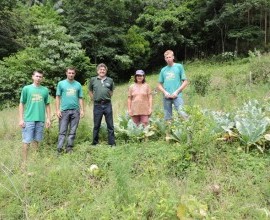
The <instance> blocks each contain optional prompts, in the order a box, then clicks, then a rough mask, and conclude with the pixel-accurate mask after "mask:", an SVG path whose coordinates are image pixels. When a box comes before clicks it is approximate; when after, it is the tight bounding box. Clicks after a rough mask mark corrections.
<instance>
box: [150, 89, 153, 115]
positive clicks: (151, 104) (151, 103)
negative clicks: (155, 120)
mask: <svg viewBox="0 0 270 220" xmlns="http://www.w3.org/2000/svg"><path fill="white" fill-rule="evenodd" d="M152 106H153V95H152V93H150V94H149V115H151V114H152Z"/></svg>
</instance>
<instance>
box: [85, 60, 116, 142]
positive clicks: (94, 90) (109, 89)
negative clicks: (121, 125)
mask: <svg viewBox="0 0 270 220" xmlns="http://www.w3.org/2000/svg"><path fill="white" fill-rule="evenodd" d="M107 71H108V68H107V66H106V65H105V64H104V63H101V64H99V65H98V66H97V74H98V75H97V76H96V77H92V78H91V80H90V84H89V95H90V98H91V99H92V100H93V101H94V107H93V118H94V128H93V141H92V145H97V144H98V139H99V135H98V133H99V129H100V125H101V120H102V117H103V115H104V116H105V121H106V124H107V130H108V144H109V145H110V146H111V147H113V146H115V137H114V125H113V111H112V103H111V97H112V94H113V90H114V82H113V80H112V79H111V78H110V77H107V76H106V75H107Z"/></svg>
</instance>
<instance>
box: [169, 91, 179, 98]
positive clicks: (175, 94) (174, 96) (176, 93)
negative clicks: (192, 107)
mask: <svg viewBox="0 0 270 220" xmlns="http://www.w3.org/2000/svg"><path fill="white" fill-rule="evenodd" d="M177 96H178V92H177V91H175V92H174V93H173V94H172V95H171V97H172V98H173V99H175V98H176V97H177Z"/></svg>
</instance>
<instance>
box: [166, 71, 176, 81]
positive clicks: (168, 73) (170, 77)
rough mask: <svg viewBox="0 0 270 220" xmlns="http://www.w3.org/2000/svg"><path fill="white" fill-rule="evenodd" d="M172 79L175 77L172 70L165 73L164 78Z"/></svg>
mask: <svg viewBox="0 0 270 220" xmlns="http://www.w3.org/2000/svg"><path fill="white" fill-rule="evenodd" d="M174 79H175V75H174V73H173V72H167V73H166V80H174Z"/></svg>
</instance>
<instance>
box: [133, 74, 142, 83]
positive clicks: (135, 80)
mask: <svg viewBox="0 0 270 220" xmlns="http://www.w3.org/2000/svg"><path fill="white" fill-rule="evenodd" d="M136 76H143V81H142V83H145V75H135V76H134V82H135V83H137V82H138V81H137V79H136Z"/></svg>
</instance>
